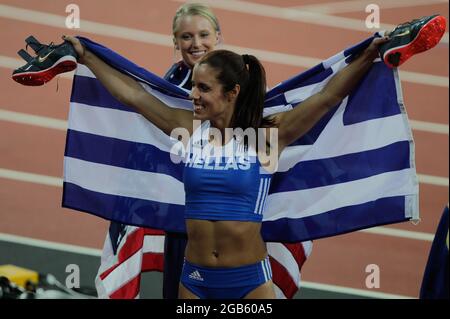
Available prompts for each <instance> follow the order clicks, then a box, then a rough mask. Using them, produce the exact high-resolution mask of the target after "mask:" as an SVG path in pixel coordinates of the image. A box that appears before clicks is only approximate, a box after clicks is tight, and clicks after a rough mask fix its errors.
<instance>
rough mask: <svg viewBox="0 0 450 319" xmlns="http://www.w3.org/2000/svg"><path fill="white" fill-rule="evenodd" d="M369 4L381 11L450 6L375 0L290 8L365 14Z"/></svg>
mask: <svg viewBox="0 0 450 319" xmlns="http://www.w3.org/2000/svg"><path fill="white" fill-rule="evenodd" d="M369 4H376V5H378V6H379V7H380V9H381V10H386V9H395V8H404V7H415V6H426V5H433V4H448V0H396V1H393V0H377V1H376V2H374V1H373V0H355V1H339V2H328V3H322V4H312V5H304V6H295V7H290V8H291V9H295V10H303V11H312V12H317V13H322V14H336V13H346V12H355V11H360V12H365V9H366V7H367V5H369Z"/></svg>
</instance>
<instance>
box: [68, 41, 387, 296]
mask: <svg viewBox="0 0 450 319" xmlns="http://www.w3.org/2000/svg"><path fill="white" fill-rule="evenodd" d="M65 39H66V40H68V41H70V42H71V43H72V44H73V45H74V47H75V50H76V51H77V53H78V55H79V61H80V62H81V63H83V64H85V65H86V66H87V67H88V68H90V69H91V71H92V72H93V73H94V74H95V76H96V77H97V79H99V80H100V81H101V82H102V83H103V85H104V86H105V87H106V88H107V89H108V90H109V91H110V93H111V94H112V95H113V96H114V97H115V98H116V99H118V100H119V101H120V102H122V103H123V104H125V105H128V106H130V107H132V108H133V109H135V110H136V111H138V112H139V113H141V114H142V115H143V116H144V117H146V118H147V119H148V120H149V121H151V122H152V123H153V124H154V125H156V126H157V127H159V128H160V129H161V130H162V131H163V132H165V133H166V134H168V135H170V134H171V133H172V131H173V130H175V129H178V130H179V129H180V128H181V129H184V130H186V131H187V132H188V133H189V136H191V137H192V138H191V140H190V141H184V144H185V146H186V147H187V148H188V149H189V145H192V148H191V149H190V150H189V152H186V154H187V160H186V164H185V171H184V177H183V178H184V185H185V193H186V204H185V205H186V206H185V218H186V229H187V234H188V239H189V240H188V244H187V247H186V251H185V263H184V267H183V273H182V278H181V283H180V291H179V297H180V298H275V294H274V289H273V284H272V281H271V271H270V264H269V261H268V258H267V249H266V245H265V243H264V241H263V240H262V237H261V233H260V228H261V221H262V213H263V210H264V203H265V197H266V196H267V190H268V188H269V187H268V186H269V183H270V176H271V172H274V171H275V170H276V167H277V159H278V157H279V154H280V153H281V152H282V151H283V149H284V148H285V147H286V146H287V145H289V144H290V143H292V142H293V141H295V140H296V139H298V138H299V137H300V136H302V135H303V134H305V133H306V132H307V131H308V130H309V129H310V128H311V127H312V126H313V125H314V124H315V123H317V122H318V121H319V119H320V118H321V117H322V116H323V115H325V114H326V113H327V112H328V111H329V110H330V109H331V108H332V107H333V106H335V105H337V104H338V103H339V102H340V101H341V100H342V99H343V98H344V97H345V96H346V95H348V94H349V92H350V91H351V90H352V89H353V88H354V87H355V86H356V84H357V83H358V82H359V81H360V80H361V78H362V77H363V75H364V74H365V73H366V71H368V70H369V68H370V67H371V65H372V61H373V60H374V59H375V58H376V57H377V56H378V46H379V45H380V44H382V43H385V42H386V41H387V39H386V38H376V39H374V40H373V42H372V43H371V45H370V46H369V47H368V48H367V49H366V50H365V51H364V52H363V53H362V54H360V55H359V57H357V58H356V59H355V60H353V61H352V62H351V63H350V64H349V65H348V66H347V67H345V68H344V69H343V70H341V71H340V72H338V73H337V74H336V75H335V76H334V77H333V78H332V79H331V80H330V81H329V82H328V84H327V85H326V86H325V87H324V88H323V90H322V91H321V92H319V93H317V94H315V95H313V96H311V97H310V98H308V99H307V100H305V101H303V102H302V107H298V108H293V109H292V110H290V111H287V112H284V113H278V114H274V115H272V116H271V117H270V118H263V101H264V95H265V92H266V81H265V72H264V68H263V67H262V65H261V64H260V62H259V61H258V60H257V59H256V58H255V57H254V56H251V55H243V56H241V55H238V54H236V53H233V52H230V51H226V50H216V51H211V52H209V53H208V54H206V55H204V56H203V57H201V58H200V59H199V60H198V61H196V62H195V66H194V68H193V75H192V91H191V95H190V97H191V99H192V101H193V112H192V111H187V110H182V109H174V108H171V107H168V106H167V105H165V104H164V103H163V102H161V101H160V100H158V99H157V98H155V97H153V96H152V95H150V94H148V93H147V92H146V91H145V90H144V89H143V88H142V87H141V86H140V85H139V84H138V83H137V82H136V81H135V80H134V79H132V78H131V77H129V76H127V75H125V74H123V73H120V72H119V71H117V70H115V69H113V68H111V67H110V66H109V65H107V64H106V63H104V62H103V61H102V60H100V59H99V58H98V57H96V56H95V55H94V54H93V53H91V52H90V51H88V50H86V49H84V48H83V46H82V45H81V44H80V42H79V40H78V39H76V38H74V37H65ZM195 120H199V121H200V122H201V123H202V124H201V126H200V127H198V128H197V127H196V121H195ZM230 129H231V130H233V134H230V132H229V130H230ZM197 130H200V132H201V133H202V132H206V134H204V133H202V134H201V136H203V137H205V139H204V140H200V144H198V143H196V142H197V141H196V139H195V135H196V134H194V133H197ZM256 130H257V131H258V134H257V133H256V132H255V131H256ZM252 131H253V135H252V134H251V132H252ZM239 132H243V133H244V134H239ZM261 133H262V134H261ZM273 133H275V138H273V136H274V134H273ZM276 134H278V135H276ZM252 136H253V137H255V138H252ZM245 137H247V139H246V138H245ZM191 142H193V143H191ZM196 147H200V153H198V152H196ZM206 150H207V151H206ZM211 151H212V153H211ZM224 153H225V156H222V155H223V154H224ZM198 154H200V156H197V155H198ZM217 154H219V155H217ZM274 155H275V156H274ZM230 158H231V159H230ZM211 159H212V161H211ZM273 159H275V160H273Z"/></svg>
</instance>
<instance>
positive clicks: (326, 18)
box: [172, 0, 448, 44]
mask: <svg viewBox="0 0 450 319" xmlns="http://www.w3.org/2000/svg"><path fill="white" fill-rule="evenodd" d="M172 1H175V2H185V0H172ZM196 2H201V3H206V4H207V5H209V6H210V7H212V8H217V9H223V10H228V11H232V12H240V13H247V14H252V15H259V16H263V17H270V18H278V19H284V20H290V21H298V22H304V23H310V24H315V25H321V26H328V27H333V28H341V29H347V30H352V31H362V32H368V33H371V34H373V33H374V32H375V31H377V30H376V29H369V28H367V27H366V26H365V21H363V20H358V19H352V18H346V17H337V16H332V15H327V14H322V13H317V12H308V11H300V10H296V9H291V8H282V7H277V6H271V5H267V4H260V3H253V2H247V1H241V0H199V1H196ZM375 3H376V2H375ZM401 22H404V21H399V23H401ZM395 27H396V25H393V24H385V23H383V24H380V29H381V30H392V29H393V28H395ZM441 43H447V44H448V32H446V33H445V34H444V36H443V37H442V40H441Z"/></svg>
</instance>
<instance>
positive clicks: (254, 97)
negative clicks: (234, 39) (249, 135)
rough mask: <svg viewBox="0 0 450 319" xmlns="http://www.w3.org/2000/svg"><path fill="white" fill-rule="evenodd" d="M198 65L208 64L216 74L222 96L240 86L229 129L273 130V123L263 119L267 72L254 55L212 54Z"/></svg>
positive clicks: (218, 52)
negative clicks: (222, 92)
mask: <svg viewBox="0 0 450 319" xmlns="http://www.w3.org/2000/svg"><path fill="white" fill-rule="evenodd" d="M199 63H200V64H204V63H205V64H208V65H209V66H211V67H213V68H215V69H216V70H217V71H218V76H217V79H218V80H219V82H220V83H221V84H222V86H223V91H224V93H226V92H228V91H230V90H232V89H233V88H234V87H235V85H236V84H238V85H239V86H240V91H239V95H238V97H237V100H236V107H235V110H234V114H233V117H232V119H231V126H232V128H238V127H239V128H241V129H243V130H245V129H247V128H250V127H251V128H253V129H255V130H257V129H258V128H260V127H272V126H274V123H273V120H269V119H264V118H263V110H264V99H265V94H266V72H265V70H264V67H263V66H262V64H261V63H260V62H259V60H258V59H257V58H256V57H254V56H253V55H247V54H244V55H242V56H241V55H239V54H236V53H234V52H231V51H227V50H215V51H211V52H209V53H208V54H206V55H205V56H204V57H203V58H202V60H201V61H200V62H199Z"/></svg>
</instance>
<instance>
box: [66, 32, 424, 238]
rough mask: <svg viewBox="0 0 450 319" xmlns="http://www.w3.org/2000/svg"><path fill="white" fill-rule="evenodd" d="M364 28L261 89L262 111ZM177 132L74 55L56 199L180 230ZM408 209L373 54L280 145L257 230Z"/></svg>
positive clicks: (308, 82) (288, 233)
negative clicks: (341, 92) (307, 124)
mask: <svg viewBox="0 0 450 319" xmlns="http://www.w3.org/2000/svg"><path fill="white" fill-rule="evenodd" d="M372 39H373V38H369V39H366V40H365V41H363V42H361V43H359V44H357V45H355V46H353V47H350V48H348V49H346V50H344V51H342V52H340V53H338V54H336V55H335V56H333V57H331V58H329V59H327V60H325V61H323V62H322V63H320V64H319V65H317V66H315V67H313V68H311V69H309V70H307V71H305V72H303V73H301V74H299V75H297V76H295V77H293V78H291V79H289V80H287V81H284V82H282V83H280V84H279V85H277V86H276V87H274V88H273V89H271V90H269V91H268V92H267V94H266V101H265V115H270V114H274V113H277V112H284V111H288V110H291V109H292V108H293V107H302V104H301V102H302V101H303V100H305V99H307V98H308V97H309V96H311V95H313V94H315V93H317V92H319V91H320V90H321V89H322V88H323V87H324V85H325V84H326V83H327V82H328V81H329V80H330V78H331V77H332V76H333V75H334V74H335V73H336V72H338V71H339V70H341V69H342V68H344V67H345V66H346V65H347V64H348V63H349V62H350V61H351V59H353V58H354V57H355V56H356V55H357V54H358V53H360V52H361V51H362V50H364V48H366V47H367V46H368V45H369V44H370V42H371V41H372ZM80 40H81V41H82V42H83V44H84V45H86V47H88V48H89V50H91V51H92V52H94V53H95V54H96V55H97V56H99V57H100V58H101V59H103V60H104V61H106V62H107V63H108V64H110V65H111V66H113V67H114V68H116V69H118V70H119V71H121V72H123V73H126V74H128V75H130V76H133V77H134V78H135V79H136V80H138V81H139V82H140V84H141V85H142V86H143V87H144V88H145V89H146V90H147V91H148V92H149V94H152V95H154V96H155V97H157V98H159V99H160V100H162V101H163V102H164V103H166V104H167V105H169V106H170V107H175V108H183V109H189V110H191V109H192V103H191V101H190V100H189V99H188V94H187V93H186V92H185V91H184V90H182V89H180V88H178V87H176V86H174V85H172V84H170V83H168V82H167V81H165V80H163V79H162V78H160V77H158V76H156V75H155V74H152V73H150V72H149V71H147V70H145V69H143V68H141V67H139V66H137V65H135V64H134V63H132V62H131V61H129V60H127V59H125V58H124V57H122V56H120V55H118V54H117V53H115V52H113V51H112V50H110V49H108V48H106V47H104V46H102V45H100V44H97V43H95V42H93V41H91V40H89V39H86V38H81V37H80ZM176 142H177V141H176V140H174V139H171V138H170V137H168V136H167V135H165V134H164V133H163V132H162V131H161V130H159V129H158V128H157V127H156V126H154V125H153V124H152V123H150V122H149V121H147V120H146V119H144V117H142V116H141V115H140V114H138V113H136V112H134V111H132V110H131V109H130V108H128V107H127V106H125V105H123V104H121V103H119V102H118V101H117V100H115V99H114V98H113V97H112V96H111V95H110V94H109V93H108V92H107V90H106V89H105V88H104V87H103V86H102V84H101V83H100V82H99V81H98V80H97V79H96V78H95V76H94V75H93V74H92V73H91V72H90V71H89V69H87V68H86V67H85V66H83V65H79V66H78V69H77V72H76V75H75V77H74V81H73V89H72V95H71V99H70V114H69V128H68V131H67V142H66V150H65V158H64V191H63V206H64V207H68V208H72V209H75V210H79V211H84V212H87V213H90V214H94V215H98V216H101V217H103V218H106V219H109V220H114V221H118V222H121V223H124V224H129V225H135V226H143V227H150V228H157V229H162V230H166V231H175V232H184V231H185V223H184V218H183V212H184V200H185V193H184V187H183V182H182V174H183V165H184V164H183V163H182V162H181V163H179V164H175V163H173V162H172V161H171V158H170V150H171V149H172V147H173V146H174V144H175V143H176ZM418 217H419V216H418V179H417V175H416V168H415V163H414V142H413V138H412V133H411V129H410V127H409V124H408V118H407V115H406V111H405V108H404V104H403V98H402V90H401V86H400V80H399V76H398V73H397V70H396V69H390V68H388V67H387V66H386V65H385V64H384V63H382V62H381V60H379V59H377V60H375V61H374V63H373V66H372V68H371V69H370V70H369V72H368V73H367V74H366V76H365V77H364V78H363V80H362V81H361V82H360V83H359V85H358V87H357V88H356V89H355V90H354V91H353V92H352V93H351V94H350V95H349V96H347V97H346V98H345V99H344V100H343V101H342V102H341V103H340V104H339V105H336V106H335V107H334V108H333V110H332V111H330V112H329V113H328V114H327V115H326V116H325V117H324V118H322V119H321V120H320V122H319V123H317V124H316V125H315V126H314V127H313V128H312V129H311V130H310V131H309V132H308V133H307V134H306V135H305V136H303V137H302V138H300V139H299V140H297V141H296V142H294V143H292V144H291V145H289V146H288V147H287V148H286V149H285V150H284V151H283V153H282V154H281V157H280V161H279V167H278V171H277V172H276V173H275V174H274V175H273V178H272V182H271V185H270V189H269V195H268V198H267V202H266V208H265V211H264V219H263V226H262V234H263V238H264V240H265V241H268V242H269V241H270V242H299V241H305V240H310V239H316V238H321V237H328V236H333V235H337V234H341V233H346V232H350V231H355V230H358V229H363V228H368V227H373V226H377V225H383V224H390V223H397V222H402V221H406V220H410V219H418Z"/></svg>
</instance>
